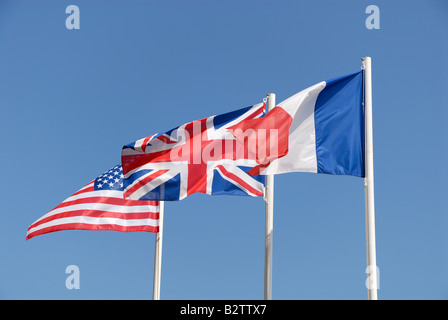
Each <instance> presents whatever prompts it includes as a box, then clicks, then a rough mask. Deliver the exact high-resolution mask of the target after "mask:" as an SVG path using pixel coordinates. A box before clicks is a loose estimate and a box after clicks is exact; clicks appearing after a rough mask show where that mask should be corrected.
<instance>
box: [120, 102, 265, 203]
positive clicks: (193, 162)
mask: <svg viewBox="0 0 448 320" xmlns="http://www.w3.org/2000/svg"><path fill="white" fill-rule="evenodd" d="M264 112H265V104H264V103H260V104H257V105H254V106H251V107H247V108H243V109H239V110H236V111H233V112H229V113H225V114H221V115H216V116H211V117H208V118H205V119H201V120H197V121H193V122H189V123H186V124H184V125H181V126H179V127H177V128H174V129H172V130H169V131H167V132H164V133H161V134H155V135H152V136H149V137H146V138H144V139H140V140H137V141H135V142H133V143H130V144H128V145H126V146H124V147H123V150H122V156H121V158H122V166H123V173H124V186H123V188H124V189H123V194H124V197H125V198H127V199H131V200H165V201H166V200H168V201H173V200H181V199H184V198H185V197H187V196H189V195H191V194H193V193H196V192H199V193H205V194H209V195H221V194H227V195H242V196H253V197H255V196H264V179H265V178H264V176H255V177H252V176H250V175H249V174H247V172H248V171H249V170H250V169H252V168H253V167H255V166H257V165H258V163H257V161H256V158H255V156H253V155H251V153H249V152H248V148H247V145H245V142H240V141H239V140H236V139H235V137H234V136H233V135H232V132H231V129H229V128H231V127H232V126H234V125H237V124H238V123H240V122H241V121H243V120H247V119H255V118H259V117H261V116H263V115H264ZM246 143H247V142H246Z"/></svg>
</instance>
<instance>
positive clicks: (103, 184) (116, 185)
mask: <svg viewBox="0 0 448 320" xmlns="http://www.w3.org/2000/svg"><path fill="white" fill-rule="evenodd" d="M123 178H124V176H123V169H122V167H121V165H116V166H115V167H113V168H112V169H110V170H108V171H106V172H105V173H103V174H102V175H100V176H99V177H98V178H96V179H95V184H94V187H95V190H121V191H122V190H123Z"/></svg>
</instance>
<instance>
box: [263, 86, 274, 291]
mask: <svg viewBox="0 0 448 320" xmlns="http://www.w3.org/2000/svg"><path fill="white" fill-rule="evenodd" d="M267 96H268V101H267V102H268V103H267V111H268V112H269V111H271V110H272V109H273V108H274V107H275V94H274V93H268V94H267ZM265 192H266V196H265V202H266V217H265V219H266V220H265V251H264V254H265V257H264V299H265V300H272V233H273V226H274V175H266V191H265Z"/></svg>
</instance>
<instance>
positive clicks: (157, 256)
mask: <svg viewBox="0 0 448 320" xmlns="http://www.w3.org/2000/svg"><path fill="white" fill-rule="evenodd" d="M164 207H165V203H164V202H163V201H159V232H157V233H156V248H155V253H154V281H153V289H152V299H153V300H160V278H161V268H162V239H163V211H164Z"/></svg>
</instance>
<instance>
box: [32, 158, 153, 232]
mask: <svg viewBox="0 0 448 320" xmlns="http://www.w3.org/2000/svg"><path fill="white" fill-rule="evenodd" d="M75 229H77V230H115V231H121V232H134V231H147V232H158V231H159V202H158V201H134V200H125V199H123V169H122V167H121V164H119V165H116V166H115V167H113V168H112V169H110V170H108V171H106V172H105V173H103V174H102V175H100V176H99V177H98V178H96V179H95V180H93V181H91V182H90V183H88V184H87V185H86V186H84V187H83V188H81V189H80V190H79V191H78V192H76V193H74V194H73V195H71V196H70V197H69V198H67V199H66V200H65V201H63V202H62V203H61V204H60V205H58V206H57V207H56V208H54V209H53V210H51V211H50V212H48V213H47V214H46V215H44V216H42V217H41V218H40V219H38V220H37V221H36V222H34V223H33V224H32V225H31V226H30V227H29V228H28V233H27V235H26V239H27V240H28V239H31V238H32V237H35V236H38V235H41V234H45V233H49V232H54V231H61V230H75Z"/></svg>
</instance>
